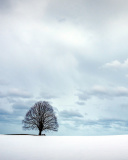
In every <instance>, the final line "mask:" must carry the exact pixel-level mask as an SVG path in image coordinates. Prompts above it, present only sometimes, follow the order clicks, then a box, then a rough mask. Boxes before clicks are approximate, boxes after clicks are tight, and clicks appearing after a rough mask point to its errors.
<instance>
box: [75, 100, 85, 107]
mask: <svg viewBox="0 0 128 160" xmlns="http://www.w3.org/2000/svg"><path fill="white" fill-rule="evenodd" d="M76 104H78V105H80V106H83V105H85V103H84V102H81V101H78V102H76Z"/></svg>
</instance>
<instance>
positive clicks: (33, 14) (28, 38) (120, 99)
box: [0, 0, 128, 135]
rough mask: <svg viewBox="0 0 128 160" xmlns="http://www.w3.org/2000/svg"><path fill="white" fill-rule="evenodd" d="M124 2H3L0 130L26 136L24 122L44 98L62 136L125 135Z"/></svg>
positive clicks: (127, 30)
mask: <svg viewBox="0 0 128 160" xmlns="http://www.w3.org/2000/svg"><path fill="white" fill-rule="evenodd" d="M127 5H128V2H127V1H126V0H124V1H116V0H104V1H97V0H96V1H95V2H94V1H92V0H85V1H82V0H79V1H78V0H75V1H73V0H71V1H67V0H61V1H59V0H55V1H54V2H53V1H52V0H43V1H41V0H32V1H30V0H26V1H20V0H4V1H0V22H1V25H0V115H1V119H0V126H1V128H3V129H1V130H0V133H9V132H10V131H11V132H12V129H11V126H13V128H15V130H14V132H17V133H18V132H20V133H21V132H23V131H22V125H21V120H22V119H23V118H24V115H25V113H26V111H27V110H28V109H29V108H30V107H31V106H33V105H34V103H36V102H37V101H40V100H42V101H43V100H48V101H49V103H50V104H51V105H52V106H53V107H54V108H55V109H56V114H57V116H58V121H59V124H60V129H59V132H58V133H57V135H99V134H101V135H103V134H106V130H107V129H108V128H109V129H108V132H107V133H108V134H125V133H126V128H125V127H126V126H127V114H126V113H128V108H127V106H128V100H127V97H128V86H127V81H128V76H127V75H128V71H127V68H128V56H127V52H128V47H127V41H128V38H127V37H128V36H127V35H128V22H127V19H128V10H127ZM124 106H125V107H124ZM18 124H20V125H18ZM6 125H9V127H8V128H9V129H7V128H5V127H4V126H6ZM122 125H123V129H122V132H121V131H119V127H121V126H122ZM14 126H15V127H14ZM76 128H77V130H76ZM99 131H100V133H99Z"/></svg>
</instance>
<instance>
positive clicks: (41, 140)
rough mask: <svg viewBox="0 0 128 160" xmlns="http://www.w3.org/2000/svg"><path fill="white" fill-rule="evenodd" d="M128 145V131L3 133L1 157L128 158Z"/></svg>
mask: <svg viewBox="0 0 128 160" xmlns="http://www.w3.org/2000/svg"><path fill="white" fill-rule="evenodd" d="M127 149H128V136H127V135H119V136H85V137H82V136H72V137H71V136H67V137H66V136H58V137H57V136H30V135H0V160H128V151H127Z"/></svg>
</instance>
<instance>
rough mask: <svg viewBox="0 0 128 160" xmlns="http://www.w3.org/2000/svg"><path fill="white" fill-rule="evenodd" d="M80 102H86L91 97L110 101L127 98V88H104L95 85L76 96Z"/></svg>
mask: <svg viewBox="0 0 128 160" xmlns="http://www.w3.org/2000/svg"><path fill="white" fill-rule="evenodd" d="M78 97H79V99H80V100H88V99H90V98H92V97H97V98H100V99H112V98H117V97H128V88H126V87H122V86H121V87H115V88H114V87H104V86H99V85H96V86H94V87H92V88H91V89H90V90H88V91H81V93H79V94H78Z"/></svg>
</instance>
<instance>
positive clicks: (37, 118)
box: [22, 101, 59, 135]
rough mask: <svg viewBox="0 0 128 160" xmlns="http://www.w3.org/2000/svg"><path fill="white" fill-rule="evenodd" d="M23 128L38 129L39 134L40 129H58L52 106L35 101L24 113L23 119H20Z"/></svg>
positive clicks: (44, 102)
mask: <svg viewBox="0 0 128 160" xmlns="http://www.w3.org/2000/svg"><path fill="white" fill-rule="evenodd" d="M22 122H23V124H24V126H23V129H25V130H27V129H28V130H31V129H32V130H34V129H35V130H39V135H41V133H42V131H48V130H52V131H58V127H59V125H58V122H57V117H56V115H55V112H54V110H53V108H52V106H51V105H50V104H49V103H48V102H46V101H43V102H42V101H41V102H37V103H35V105H34V106H33V107H31V108H30V110H29V111H28V112H27V113H26V116H25V119H24V120H23V121H22Z"/></svg>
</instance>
